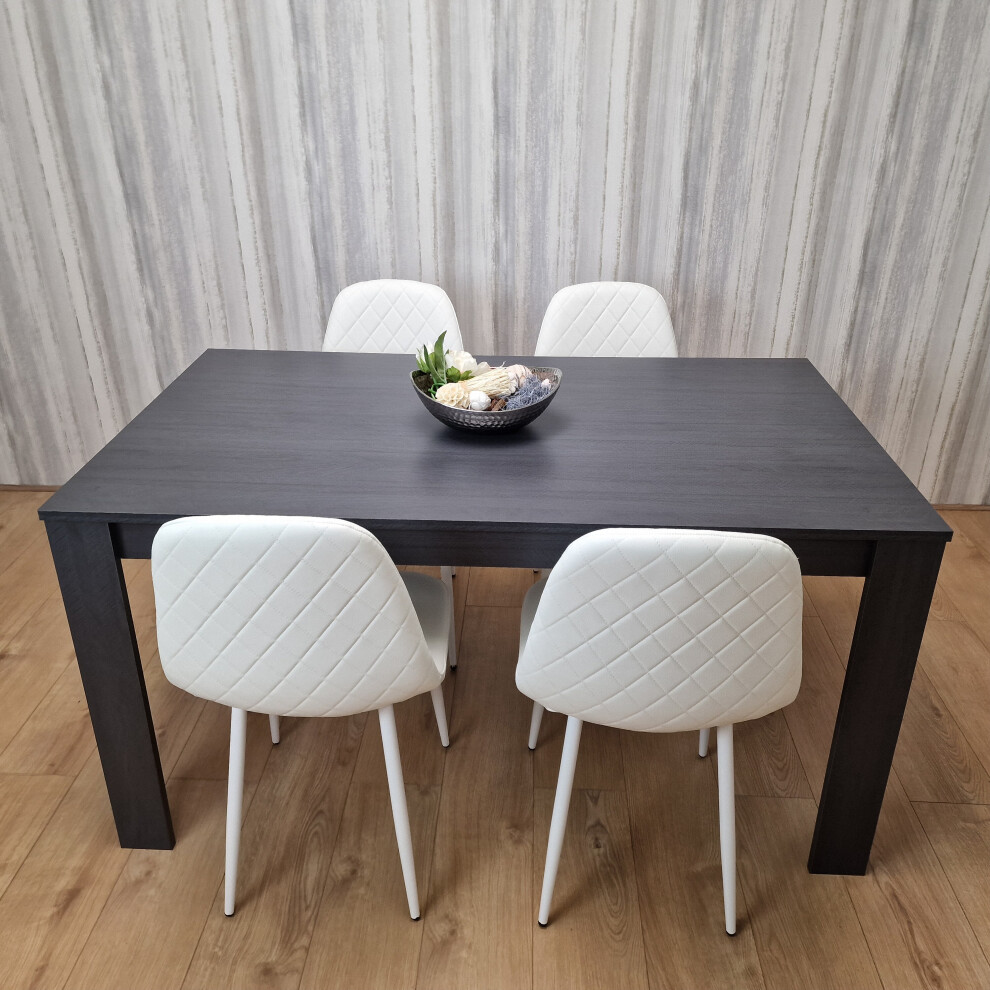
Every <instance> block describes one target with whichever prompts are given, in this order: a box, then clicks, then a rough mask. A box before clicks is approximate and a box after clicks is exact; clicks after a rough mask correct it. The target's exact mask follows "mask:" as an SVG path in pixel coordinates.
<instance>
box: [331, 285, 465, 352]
mask: <svg viewBox="0 0 990 990" xmlns="http://www.w3.org/2000/svg"><path fill="white" fill-rule="evenodd" d="M444 332H446V334H447V336H446V337H445V338H444V344H445V346H446V347H447V349H448V350H451V351H460V350H463V349H464V345H463V343H462V342H461V330H460V327H459V326H458V325H457V314H456V313H455V312H454V306H453V304H452V303H451V301H450V297H449V296H448V295H447V293H446V292H444V291H443V289H441V288H440V286H439V285H430V284H429V283H428V282H413V281H411V280H409V279H398V278H379V279H375V280H374V281H371V282H355V283H354V284H353V285H348V286H347V287H346V288H345V289H341V290H340V292H339V293H338V294H337V298H336V299H335V300H334V301H333V307H332V308H331V310H330V318H329V319H328V320H327V332H326V334H325V336H324V338H323V350H325V351H363V352H365V353H373V354H414V353H415V352H416V351H417V350H418V349H419V348H421V347H422V346H423V345H424V344H426V345H427V346H428V347H432V345H433V342H434V341H435V340H436V339H437V337H439V336H440V334H441V333H444Z"/></svg>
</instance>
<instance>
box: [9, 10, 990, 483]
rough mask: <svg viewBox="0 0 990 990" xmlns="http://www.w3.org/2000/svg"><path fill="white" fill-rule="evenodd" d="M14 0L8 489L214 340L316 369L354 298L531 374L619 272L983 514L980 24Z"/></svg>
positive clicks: (873, 14)
mask: <svg viewBox="0 0 990 990" xmlns="http://www.w3.org/2000/svg"><path fill="white" fill-rule="evenodd" d="M0 2H2V17H0V210H2V215H0V346H2V362H0V481H3V482H8V483H10V482H14V483H16V482H19V483H57V482H61V481H63V480H64V479H65V478H67V477H68V476H69V475H70V474H71V473H72V471H74V470H75V469H76V468H78V467H79V466H80V465H81V464H82V463H83V462H84V461H85V460H86V458H88V457H89V456H91V455H92V454H93V453H95V451H96V450H98V449H99V448H100V446H101V445H102V444H103V443H104V442H105V441H106V440H107V439H108V438H109V437H111V436H113V435H114V434H115V433H116V432H117V431H118V430H119V429H120V428H121V427H122V426H123V425H124V424H125V423H127V422H128V420H129V419H130V418H131V417H133V416H134V415H135V414H136V413H137V412H138V411H139V410H140V409H141V408H142V407H143V406H144V405H146V404H147V402H148V401H149V400H150V399H151V398H153V397H154V396H155V395H156V394H157V393H158V392H159V391H160V389H161V388H162V387H163V386H164V385H166V384H167V383H168V382H169V381H171V380H172V379H173V378H174V377H175V376H176V375H177V374H178V373H179V372H180V371H181V370H182V369H183V368H184V367H185V366H186V365H187V364H189V362H190V361H192V360H193V359H194V358H195V357H196V356H197V355H198V354H199V353H200V352H201V351H202V350H203V348H205V347H207V346H221V347H227V346H231V347H265V348H268V347H275V348H284V347H290V348H316V347H317V346H318V344H319V341H320V338H321V333H322V329H323V327H324V325H325V322H326V317H327V314H328V312H329V309H330V305H331V303H332V301H333V297H334V295H335V293H336V292H337V291H338V290H339V289H340V287H341V286H343V285H346V284H347V283H349V282H352V281H356V280H359V279H364V278H369V277H380V276H398V277H405V278H421V279H424V280H427V281H436V282H439V283H440V284H442V285H443V286H444V287H445V288H447V290H448V291H449V293H450V295H451V297H452V298H453V300H454V304H455V306H456V308H457V311H458V314H459V316H460V320H461V326H462V329H463V331H464V334H465V338H466V340H467V342H468V346H470V347H473V348H474V349H476V350H478V351H487V350H494V351H496V352H500V353H526V352H527V351H531V349H532V346H533V344H534V342H535V339H536V334H537V331H538V329H539V324H540V319H541V316H542V313H543V310H544V309H545V307H546V304H547V302H548V301H549V299H550V296H551V295H552V293H553V292H554V291H555V290H556V289H557V288H559V287H560V286H562V285H565V284H568V283H570V282H575V281H585V280H590V279H598V278H605V279H613V278H620V279H631V280H636V281H643V282H649V283H652V284H653V285H656V286H657V287H658V288H659V289H660V290H661V292H663V294H664V295H665V297H666V298H667V300H668V303H669V304H670V308H671V312H672V314H673V318H674V326H675V328H676V331H677V335H678V339H679V343H680V348H681V352H682V353H683V354H685V355H774V356H785V355H787V356H799V355H807V356H808V357H810V358H811V359H812V361H814V363H815V365H816V366H817V367H818V368H819V369H820V370H821V371H822V373H823V374H824V375H825V376H826V378H828V380H829V381H830V382H831V383H832V384H833V385H834V386H835V388H836V389H838V391H839V392H840V394H841V395H842V396H843V397H844V398H845V399H846V401H847V402H848V403H849V404H850V405H851V406H852V408H853V409H854V410H855V411H856V413H857V414H858V415H859V416H860V418H861V419H863V421H864V422H865V423H866V424H867V426H868V427H869V428H870V429H871V430H872V431H873V433H874V434H875V435H876V436H877V437H878V439H879V440H880V441H881V442H882V443H883V444H884V446H885V447H886V448H887V449H888V450H889V451H890V453H891V454H892V455H893V456H894V458H895V459H896V460H897V461H898V462H899V463H900V464H901V466H902V467H903V468H904V470H905V471H906V472H907V473H908V474H909V475H910V476H911V477H912V479H914V480H915V481H916V482H917V483H918V484H919V485H920V487H921V488H922V490H923V491H924V492H925V494H927V495H929V496H930V497H932V498H933V499H935V500H937V501H940V502H987V501H990V458H988V454H987V449H988V441H990V369H988V354H987V348H988V337H990V334H988V322H990V298H988V278H990V226H988V223H987V213H988V205H990V188H988V187H990V122H988V102H987V97H988V93H990V21H988V16H987V15H988V5H987V4H986V3H985V2H984V0H955V2H952V3H949V2H935V0H928V2H917V3H908V2H892V0H891V2H886V0H858V2H857V0H835V2H833V0H826V2H813V0H792V2H778V3H771V2H724V0H710V2H705V0H683V2H676V3H667V4H656V5H655V4H652V3H649V2H647V0H622V2H618V3H612V2H609V0H589V2H585V3H578V2H573V3H527V2H522V0H520V2H518V3H513V2H510V0H499V2H495V3H449V4H439V3H437V4H428V3H425V2H424V0H409V2H400V0H378V2H377V3H374V2H371V0H342V2H335V3H330V4H324V3H314V2H311V0H298V2H291V3H287V2H274V0H273V2H266V3H263V2H261V0H183V2H171V0H170V2H154V0H144V2H129V3H124V2H119V3H117V2H113V3H107V2H100V0H90V2H88V3H87V2H82V0H79V2H67V0H66V2H62V0H33V2H31V0H0Z"/></svg>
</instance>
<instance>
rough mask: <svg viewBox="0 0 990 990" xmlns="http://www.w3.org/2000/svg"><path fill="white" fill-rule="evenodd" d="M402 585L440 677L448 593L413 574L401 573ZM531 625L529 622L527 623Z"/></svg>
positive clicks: (444, 658) (444, 654) (444, 655)
mask: <svg viewBox="0 0 990 990" xmlns="http://www.w3.org/2000/svg"><path fill="white" fill-rule="evenodd" d="M401 576H402V582H403V584H405V586H406V591H408V592H409V597H410V598H411V599H412V603H413V608H414V609H416V617H417V618H418V619H419V623H420V625H421V626H422V627H423V636H424V637H425V638H426V646H427V648H428V649H429V651H430V656H431V657H432V658H433V662H434V663H435V664H436V665H437V671H438V672H439V673H440V675H441V677H442V676H443V673H444V670H445V669H446V666H447V637H448V634H449V630H450V613H451V602H450V597H449V594H450V593H449V592H448V591H447V589H446V588H445V587H444V585H443V584H442V583H441V582H440V581H438V580H437V579H436V578H432V577H428V576H427V575H426V574H417V573H416V572H415V571H404V572H403V573H402V575H401ZM530 621H531V622H532V619H530Z"/></svg>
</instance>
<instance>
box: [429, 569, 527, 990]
mask: <svg viewBox="0 0 990 990" xmlns="http://www.w3.org/2000/svg"><path fill="white" fill-rule="evenodd" d="M472 573H473V572H472ZM518 641H519V612H518V610H516V609H508V608H483V607H479V606H469V607H468V608H467V610H466V611H465V621H464V642H465V649H464V651H463V653H464V655H463V658H462V660H461V661H460V665H459V667H458V671H457V675H456V683H455V685H454V716H453V722H452V732H451V748H450V750H449V752H448V753H447V758H446V765H445V767H444V777H443V790H442V792H441V795H440V808H439V812H438V817H437V830H436V848H435V851H434V856H433V874H432V876H431V879H430V900H431V905H432V906H431V909H430V911H428V912H427V913H426V914H425V915H424V919H423V922H424V925H425V935H424V940H423V949H422V955H421V958H420V968H419V975H418V978H417V987H418V988H419V990H430V988H443V990H446V988H448V987H454V986H464V987H466V986H471V987H482V986H500V985H501V986H512V987H518V988H525V987H529V986H531V985H532V981H533V971H532V958H533V957H532V948H533V929H534V928H535V923H534V921H533V918H532V883H533V879H532V878H533V770H532V760H531V757H530V753H529V750H528V749H527V747H526V739H527V735H528V729H529V714H530V708H529V704H528V701H527V699H526V698H524V697H523V696H522V695H521V694H519V692H518V691H516V688H515V678H514V673H515V662H516V651H517V649H518Z"/></svg>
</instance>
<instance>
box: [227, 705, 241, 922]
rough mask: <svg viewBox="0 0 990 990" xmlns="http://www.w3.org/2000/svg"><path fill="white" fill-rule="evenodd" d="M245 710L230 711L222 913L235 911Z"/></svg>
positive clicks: (239, 844) (239, 842) (233, 709)
mask: <svg viewBox="0 0 990 990" xmlns="http://www.w3.org/2000/svg"><path fill="white" fill-rule="evenodd" d="M246 742H247V712H246V711H244V709H243V708H231V710H230V766H229V769H228V771H227V854H226V862H225V864H224V889H223V913H224V914H225V915H227V917H228V918H229V917H230V916H231V915H232V914H233V913H234V898H235V896H236V894H237V857H238V854H239V853H240V848H241V807H242V804H243V800H244V749H245V744H246Z"/></svg>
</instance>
